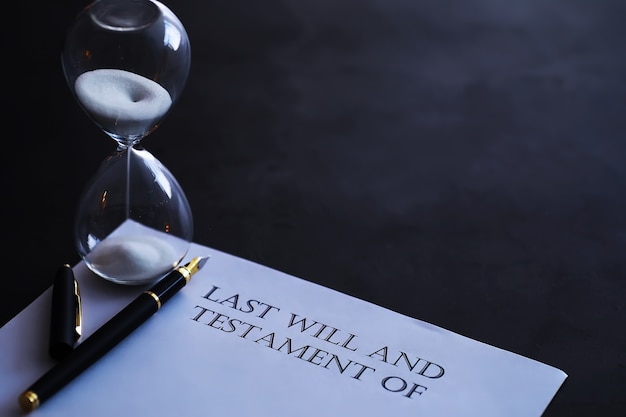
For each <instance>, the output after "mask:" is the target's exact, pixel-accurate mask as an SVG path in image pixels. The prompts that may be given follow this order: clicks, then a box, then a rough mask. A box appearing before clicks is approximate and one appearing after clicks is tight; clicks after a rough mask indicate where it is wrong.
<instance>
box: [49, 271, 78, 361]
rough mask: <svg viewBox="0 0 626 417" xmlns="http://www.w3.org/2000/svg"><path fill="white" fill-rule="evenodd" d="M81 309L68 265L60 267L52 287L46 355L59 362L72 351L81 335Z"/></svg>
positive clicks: (72, 275) (76, 288)
mask: <svg viewBox="0 0 626 417" xmlns="http://www.w3.org/2000/svg"><path fill="white" fill-rule="evenodd" d="M81 321H82V308H81V301H80V290H79V289H78V282H77V281H76V278H74V271H73V270H72V267H71V266H70V265H69V264H64V265H63V266H61V267H60V268H59V269H58V270H57V273H56V277H55V279H54V284H53V286H52V308H51V309H50V338H49V345H48V353H49V354H50V356H51V357H52V358H54V359H57V360H61V359H63V358H64V357H66V356H67V355H68V354H69V353H70V352H71V351H72V350H73V349H74V345H75V344H76V342H77V341H78V339H79V338H80V335H81V327H82V326H81Z"/></svg>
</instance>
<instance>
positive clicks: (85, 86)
mask: <svg viewBox="0 0 626 417" xmlns="http://www.w3.org/2000/svg"><path fill="white" fill-rule="evenodd" d="M190 59H191V49H190V45H189V39H188V36H187V32H186V31H185V28H184V26H183V25H182V23H181V22H180V20H179V19H178V18H177V17H176V15H174V13H173V12H172V11H171V10H170V9H169V8H167V7H166V6H165V5H164V4H163V3H161V2H159V1H157V0H96V1H94V2H93V3H91V4H90V5H88V6H87V7H86V8H85V9H83V10H82V11H81V13H79V15H78V16H77V18H76V19H75V20H74V22H73V23H72V25H71V26H70V28H69V29H68V32H67V35H66V40H65V45H64V48H63V54H62V64H63V72H64V74H65V78H66V80H67V83H68V85H69V86H70V89H71V90H72V92H73V93H74V96H75V97H76V99H77V101H78V103H79V104H80V105H81V107H82V108H83V110H85V112H86V113H87V114H88V115H89V117H90V118H91V119H92V120H93V121H94V122H95V123H96V124H97V125H98V126H99V127H100V128H101V129H102V130H103V131H104V132H106V133H107V134H108V135H109V136H111V137H112V138H113V139H115V140H116V141H118V142H119V143H120V144H123V145H126V146H130V145H132V144H135V143H137V142H139V141H140V140H141V139H142V138H143V137H144V136H146V135H148V134H149V133H150V132H152V131H153V130H154V129H155V128H156V127H157V126H158V124H159V123H160V121H161V119H162V118H163V117H164V116H165V115H166V114H167V113H168V111H169V110H170V108H171V106H172V104H173V103H174V102H175V101H176V100H177V98H178V96H179V95H180V92H181V91H182V89H183V87H184V85H185V83H186V81H187V76H188V73H189V67H190Z"/></svg>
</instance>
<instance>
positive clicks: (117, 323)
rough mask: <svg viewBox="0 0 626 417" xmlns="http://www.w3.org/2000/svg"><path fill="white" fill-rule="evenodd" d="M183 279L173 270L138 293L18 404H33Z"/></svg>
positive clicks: (128, 330)
mask: <svg viewBox="0 0 626 417" xmlns="http://www.w3.org/2000/svg"><path fill="white" fill-rule="evenodd" d="M186 283H187V282H186V280H185V278H184V276H183V274H181V273H180V272H179V271H178V270H175V271H173V272H171V273H170V274H169V275H167V276H166V277H165V278H163V279H161V280H160V281H159V282H157V283H156V284H155V285H154V286H153V287H152V288H150V289H149V290H147V291H145V292H144V293H142V294H141V295H139V296H138V297H137V298H136V299H135V300H133V301H132V302H131V303H130V304H128V305H127V306H126V307H125V308H124V309H123V310H121V311H120V312H119V313H117V314H116V315H115V316H113V317H112V318H111V319H110V320H109V321H107V322H106V323H105V324H104V325H103V326H102V327H100V328H99V329H98V330H96V331H95V332H94V333H93V334H92V335H91V336H89V337H88V338H87V339H85V340H84V341H83V342H82V343H80V344H79V345H78V346H77V347H76V348H75V349H74V350H73V351H71V352H70V353H69V354H68V355H67V356H66V357H65V359H63V360H62V361H60V362H59V363H57V364H56V365H55V366H54V367H53V368H52V369H50V370H49V371H48V372H47V373H45V374H44V375H43V376H42V377H41V378H39V379H38V380H37V381H35V382H34V383H33V384H32V385H31V386H30V387H29V388H28V389H27V390H26V391H25V392H24V393H23V394H22V396H21V397H20V403H21V404H22V407H23V408H25V409H35V408H37V407H38V406H39V404H40V403H42V402H44V401H46V400H47V399H48V398H50V397H51V396H52V395H54V394H55V393H56V392H57V391H59V390H60V389H61V388H63V387H64V386H65V385H67V384H68V383H69V382H71V381H72V380H73V379H75V378H76V377H77V376H78V375H79V374H80V373H81V372H83V371H84V370H86V369H87V368H88V367H89V366H91V365H92V364H93V363H95V362H96V361H97V360H98V359H100V358H101V357H102V356H104V355H105V354H106V353H107V352H109V351H110V350H111V349H113V347H115V346H116V345H117V344H118V343H119V342H120V341H122V339H124V338H125V337H127V336H128V335H129V334H130V333H132V332H133V331H134V330H135V329H136V328H137V327H139V325H141V324H142V323H143V322H145V321H146V320H147V319H148V318H149V317H150V316H152V315H153V314H154V313H156V312H157V311H158V310H159V308H160V307H161V306H162V304H163V303H165V302H166V301H167V300H169V299H170V298H171V297H172V296H173V295H174V294H175V293H176V292H178V291H179V290H180V289H181V288H182V287H184V286H185V284H186Z"/></svg>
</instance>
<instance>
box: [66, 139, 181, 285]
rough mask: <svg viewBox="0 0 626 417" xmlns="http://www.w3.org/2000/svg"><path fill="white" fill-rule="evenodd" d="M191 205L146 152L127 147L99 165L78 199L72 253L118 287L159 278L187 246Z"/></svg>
mask: <svg viewBox="0 0 626 417" xmlns="http://www.w3.org/2000/svg"><path fill="white" fill-rule="evenodd" d="M192 233H193V221H192V216H191V210H190V207H189V203H188V202H187V199H186V197H185V194H184V193H183V191H182V189H181V188H180V185H179V184H178V182H177V181H176V179H175V178H174V177H173V176H172V174H171V173H170V172H169V171H168V170H167V169H166V168H165V167H164V166H163V165H162V164H161V163H160V162H159V161H158V160H157V159H156V158H154V157H153V156H152V155H151V154H150V153H149V152H148V151H146V150H144V149H136V148H134V147H129V148H126V149H123V150H121V151H118V152H116V153H115V154H113V155H112V156H111V157H109V158H107V160H105V162H104V163H103V164H102V165H101V167H100V169H99V171H98V173H97V174H96V176H95V177H94V179H93V180H92V182H91V183H90V184H89V186H88V187H87V189H86V191H85V192H84V194H83V197H82V198H81V201H80V204H79V208H78V214H77V217H76V224H75V239H76V247H77V250H78V252H79V254H80V255H81V257H82V258H83V260H84V261H85V264H86V265H87V267H89V269H91V270H92V271H93V272H95V273H96V274H97V275H99V276H100V277H102V278H104V279H106V280H109V281H112V282H115V283H119V284H126V285H139V284H145V283H148V282H151V281H154V280H156V279H158V278H161V277H163V276H164V275H166V274H167V273H169V272H170V271H171V270H172V269H174V268H175V267H176V266H178V264H179V263H180V262H181V261H182V259H183V258H184V257H185V255H186V254H187V251H188V250H189V248H190V246H191V239H192Z"/></svg>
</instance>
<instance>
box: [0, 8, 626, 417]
mask: <svg viewBox="0 0 626 417" xmlns="http://www.w3.org/2000/svg"><path fill="white" fill-rule="evenodd" d="M13 3H15V4H12V5H8V4H7V5H6V9H5V12H4V16H3V21H4V23H3V25H2V27H3V28H2V33H3V35H2V37H3V52H4V53H3V57H2V64H3V65H2V66H3V71H4V72H3V73H4V74H5V75H4V77H5V78H4V83H5V85H4V88H3V93H2V96H3V98H4V100H3V101H4V106H3V108H4V109H5V110H4V111H3V119H4V122H3V127H4V129H3V133H2V136H3V137H4V140H3V149H2V164H1V165H2V180H3V185H4V186H3V191H2V193H1V194H0V195H1V196H2V207H3V210H2V214H0V216H2V223H1V225H2V229H3V237H4V243H5V246H4V247H5V249H4V250H3V258H4V259H3V263H4V265H5V273H4V274H3V275H4V278H3V283H2V287H1V288H2V290H1V291H0V294H1V295H0V324H3V323H5V322H6V321H7V320H9V319H10V318H11V317H12V316H13V315H15V314H17V313H18V312H19V311H20V310H21V309H22V308H24V307H25V306H26V305H27V304H28V303H29V302H30V301H32V300H33V299H34V298H35V297H36V296H38V295H39V294H40V293H41V292H42V291H44V290H45V289H46V288H47V287H48V286H49V285H50V284H51V282H52V279H53V275H54V272H55V271H56V268H57V267H58V266H59V265H60V264H62V263H65V262H71V263H74V262H77V261H78V257H77V254H76V252H75V250H74V245H73V236H72V224H73V223H72V222H73V216H74V210H75V207H76V204H77V202H78V199H79V195H80V193H81V191H82V188H83V186H84V185H85V184H86V182H87V181H88V179H89V178H91V176H92V175H93V174H94V173H95V170H96V169H97V167H98V165H99V164H100V163H101V162H102V160H103V159H104V158H105V157H106V156H108V155H109V154H110V153H111V152H112V151H113V150H114V147H115V144H114V142H113V141H112V140H111V139H109V138H108V137H106V136H105V135H104V134H103V133H102V132H100V131H99V130H97V128H96V127H95V126H94V125H93V124H92V123H91V122H90V121H89V120H88V119H87V117H86V115H85V114H84V113H82V111H81V110H80V109H79V108H78V105H77V104H76V103H75V102H74V100H73V98H72V97H71V95H70V92H69V88H68V87H67V85H66V84H65V80H64V78H63V74H62V72H61V66H60V50H61V47H62V43H63V38H64V34H65V29H66V28H67V26H68V25H69V24H70V22H71V20H72V19H73V17H74V16H75V15H76V14H77V13H78V11H79V10H80V9H81V8H82V7H83V6H84V5H86V4H87V2H84V1H77V0H75V1H72V2H66V3H62V2H46V1H41V0H35V1H30V2H20V3H19V4H17V3H18V2H13ZM165 4H166V5H168V6H169V7H170V8H171V9H172V10H173V11H174V13H176V14H177V15H178V17H179V18H180V19H181V21H182V22H183V23H184V24H185V27H186V29H187V32H188V35H189V38H190V40H191V45H192V67H191V73H190V76H189V80H188V83H187V86H186V88H185V91H184V93H183V95H182V97H181V98H180V100H179V102H178V103H177V104H176V106H175V107H174V108H173V110H172V112H171V113H170V114H169V115H168V117H167V118H166V120H165V121H164V122H163V124H162V126H161V127H160V128H159V129H158V130H157V131H155V132H154V133H153V134H152V135H151V136H149V137H148V138H146V139H145V140H144V142H143V143H144V145H145V147H146V148H147V149H148V150H149V151H151V152H152V153H153V154H154V155H155V156H156V157H157V158H159V160H161V162H163V163H164V164H165V166H167V167H168V168H169V169H170V170H171V171H172V173H173V174H174V175H175V177H176V178H177V179H178V181H179V182H180V184H181V186H182V187H183V189H184V190H185V193H186V194H187V197H188V199H189V202H190V204H191V207H192V210H193V213H194V220H195V234H194V241H196V242H197V243H200V244H203V245H207V246H211V247H213V248H216V249H219V250H222V251H225V252H228V253H231V254H234V255H237V256H241V257H244V258H246V259H250V260H253V261H256V262H259V263H262V264H264V265H267V266H270V267H273V268H275V269H279V270H282V271H284V272H287V273H290V274H293V275H296V276H299V277H301V278H304V279H306V280H309V281H313V282H316V283H319V284H322V285H325V286H328V287H331V288H334V289H337V290H339V291H342V292H345V293H348V294H350V295H353V296H356V297H359V298H362V299H365V300H367V301H371V302H373V303H375V304H379V305H381V306H384V307H388V308H390V309H392V310H395V311H397V312H400V313H403V314H406V315H409V316H412V317H416V318H420V319H423V320H425V321H428V322H431V323H433V324H436V325H439V326H441V327H444V328H447V329H450V330H453V331H455V332H458V333H461V334H463V335H465V336H468V337H471V338H473V339H477V340H480V341H483V342H486V343H490V344H493V345H495V346H498V347H501V348H503V349H506V350H510V351H513V352H516V353H519V354H521V355H524V356H527V357H530V358H533V359H536V360H539V361H542V362H545V363H547V364H550V365H553V366H555V367H557V368H560V369H562V370H563V371H565V372H566V373H568V374H569V378H568V379H567V380H566V382H565V384H564V385H563V387H562V388H561V390H560V391H559V393H558V394H557V396H556V397H555V399H554V401H553V402H552V403H551V405H550V406H549V407H548V409H547V411H546V413H545V416H547V417H557V416H568V417H571V416H590V415H593V416H616V417H617V416H620V417H622V416H624V415H626V395H625V392H626V331H625V330H626V305H625V303H624V298H625V296H626V281H625V280H626V256H625V255H626V164H624V161H625V159H626V117H624V116H625V112H626V82H625V80H626V79H625V76H626V72H625V71H626V55H625V54H626V47H625V45H626V42H625V41H626V25H625V24H624V21H625V17H626V3H625V2H623V1H621V0H615V1H612V0H594V1H587V0H519V1H503V0H441V1H425V0H404V1H402V0H370V1H367V0H315V1H313V0H298V1H288V0H238V1H191V0H170V1H165ZM3 8H5V6H3Z"/></svg>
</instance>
